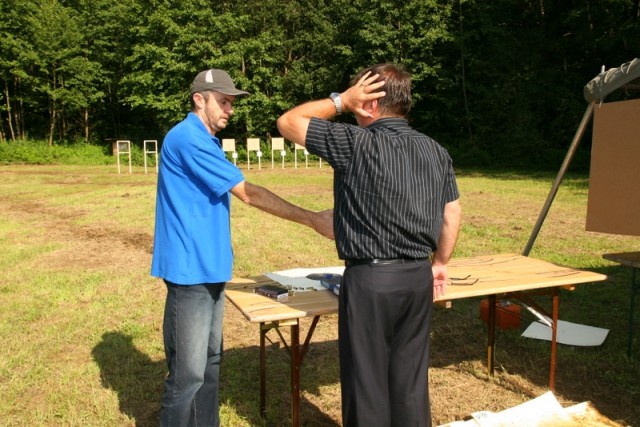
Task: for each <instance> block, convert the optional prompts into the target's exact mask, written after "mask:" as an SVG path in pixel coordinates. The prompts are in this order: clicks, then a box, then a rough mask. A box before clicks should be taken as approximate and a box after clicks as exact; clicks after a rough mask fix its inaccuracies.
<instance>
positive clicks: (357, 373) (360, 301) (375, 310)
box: [338, 261, 433, 427]
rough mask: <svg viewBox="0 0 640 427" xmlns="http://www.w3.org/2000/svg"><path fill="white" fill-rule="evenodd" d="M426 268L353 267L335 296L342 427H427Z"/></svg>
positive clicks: (429, 300)
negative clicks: (337, 299) (338, 295)
mask: <svg viewBox="0 0 640 427" xmlns="http://www.w3.org/2000/svg"><path fill="white" fill-rule="evenodd" d="M432 309H433V274H432V271H431V264H430V263H429V262H428V261H421V262H418V263H411V264H392V265H368V264H362V265H355V266H350V267H347V268H346V269H345V272H344V276H343V283H342V286H341V288H340V305H339V320H338V331H339V349H340V385H341V390H342V422H343V425H344V426H345V427H356V426H359V427H378V426H379V427H389V426H397V427H413V426H416V427H430V426H431V410H430V404H429V391H428V377H427V375H428V369H429V351H430V349H429V332H430V327H431V315H432Z"/></svg>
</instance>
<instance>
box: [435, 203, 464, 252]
mask: <svg viewBox="0 0 640 427" xmlns="http://www.w3.org/2000/svg"><path fill="white" fill-rule="evenodd" d="M461 216H462V208H461V206H460V201H459V200H456V201H453V202H451V203H447V204H446V205H445V211H444V222H443V224H442V231H441V232H440V237H439V239H438V249H437V251H436V252H435V253H434V256H433V264H434V265H447V263H448V262H449V260H450V259H451V255H452V254H453V249H454V248H455V245H456V242H457V240H458V233H459V230H460V219H461Z"/></svg>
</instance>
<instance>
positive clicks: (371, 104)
mask: <svg viewBox="0 0 640 427" xmlns="http://www.w3.org/2000/svg"><path fill="white" fill-rule="evenodd" d="M362 108H363V109H364V110H365V111H366V112H368V113H370V114H372V115H375V114H376V113H377V112H378V100H377V99H373V100H371V101H367V102H365V103H364V104H363V105H362Z"/></svg>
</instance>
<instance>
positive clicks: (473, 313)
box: [0, 165, 640, 427]
mask: <svg viewBox="0 0 640 427" xmlns="http://www.w3.org/2000/svg"><path fill="white" fill-rule="evenodd" d="M287 166H288V167H287V168H285V169H284V170H283V169H279V168H276V169H274V170H271V169H264V168H263V169H262V170H254V169H252V170H251V171H246V177H247V179H248V180H249V181H251V182H253V183H256V184H260V185H264V186H265V187H267V188H269V189H271V190H272V191H274V192H276V193H277V194H279V195H281V196H283V197H284V198H286V199H288V200H289V201H291V202H293V203H296V204H300V205H302V206H305V207H308V208H311V209H314V210H320V209H326V208H329V207H331V205H332V192H331V189H332V174H331V170H330V168H328V167H326V166H325V167H323V168H321V169H320V168H317V167H314V168H309V169H305V168H300V169H293V168H292V166H291V165H287ZM0 178H1V179H0V247H1V248H2V251H1V252H0V307H1V309H0V339H1V342H2V346H1V347H0V424H1V425H4V426H155V425H157V421H158V410H159V401H160V395H161V392H162V387H163V379H164V375H165V374H166V365H165V363H164V352H163V346H162V335H161V322H162V311H163V306H164V296H165V290H164V285H163V284H162V282H161V281H159V280H157V279H155V278H152V277H150V276H149V264H150V257H151V248H152V236H153V217H154V203H155V183H156V175H155V173H149V174H145V173H144V170H143V169H142V168H134V173H133V174H125V173H123V174H118V173H117V167H116V166H115V165H112V166H95V167H93V166H92V167H78V166H73V167H72V166H2V167H0ZM553 178H554V174H535V175H531V174H529V175H525V174H517V173H483V172H471V171H458V179H459V185H460V190H461V194H462V196H461V200H462V204H463V209H464V213H463V226H462V231H461V235H460V240H459V243H458V247H457V249H456V252H455V254H454V256H455V257H465V256H473V255H483V254H496V253H521V252H522V249H523V248H524V246H525V244H526V242H527V240H528V238H529V235H530V233H531V230H532V228H533V224H534V223H535V221H536V219H537V217H538V213H539V212H540V209H541V207H542V205H543V203H544V201H545V198H546V196H547V194H548V192H549V189H550V187H551V183H552V181H553ZM587 193H588V180H587V178H586V177H584V176H571V177H568V178H566V179H565V182H564V183H563V185H562V186H561V188H560V191H559V193H558V196H557V197H556V200H555V202H554V204H553V205H552V208H551V211H550V213H549V215H548V217H547V219H546V221H545V224H544V226H543V228H542V230H541V232H540V235H539V237H538V239H537V241H536V244H535V245H534V247H533V250H532V252H531V254H530V255H531V256H534V257H537V258H541V259H544V260H548V261H552V262H556V263H559V264H564V265H568V266H571V267H577V268H582V269H589V270H593V271H598V272H602V273H605V274H607V275H608V276H609V280H608V281H607V282H603V283H599V284H586V285H580V286H578V287H577V288H576V290H575V291H573V292H569V291H561V297H560V318H561V319H563V320H567V321H571V322H576V323H584V324H588V325H592V326H598V327H603V328H607V329H609V330H610V332H609V336H608V337H607V339H606V341H605V343H604V344H603V345H602V346H600V347H594V348H579V347H570V346H562V345H560V346H559V349H558V368H557V376H556V396H557V398H558V399H559V400H560V402H561V403H562V404H563V406H568V405H570V404H572V403H578V402H582V401H586V400H590V401H592V402H593V403H594V404H595V406H596V407H597V408H598V410H599V411H600V412H602V413H603V414H605V415H606V416H608V417H609V418H611V419H614V420H618V421H619V422H621V423H625V424H628V425H632V426H640V363H639V362H638V359H640V343H638V342H637V339H636V343H635V344H636V346H635V348H634V357H633V358H628V357H627V355H626V345H627V325H628V323H627V320H628V304H629V286H630V281H631V273H630V271H629V269H626V268H623V267H618V266H617V265H615V264H613V263H610V262H608V261H605V260H604V259H602V254H604V253H607V252H622V251H637V250H640V244H639V241H638V238H637V237H624V236H614V235H605V234H597V233H590V232H586V231H584V228H585V216H586V206H587ZM232 231H233V237H234V244H235V254H236V263H235V268H234V274H235V276H237V277H244V276H251V275H257V274H261V273H264V272H267V271H276V270H282V269H288V268H295V267H302V266H327V265H338V264H339V260H338V259H337V257H336V255H335V249H334V246H333V242H331V241H328V240H325V239H323V238H321V237H319V236H317V235H315V234H314V233H313V232H312V231H311V230H309V229H306V228H304V227H302V226H300V225H297V224H293V223H288V222H286V221H283V220H280V219H278V218H274V217H271V216H269V215H267V214H264V213H262V212H260V211H258V210H256V209H253V208H248V207H246V206H244V205H242V204H241V203H240V202H239V201H237V200H234V202H233V214H232ZM540 303H541V304H543V305H544V304H546V300H544V299H541V300H540ZM478 317H479V300H477V299H476V300H463V301H457V302H455V303H454V305H453V307H452V308H450V309H444V308H438V309H437V310H436V313H435V318H434V326H433V331H432V337H433V351H432V363H431V371H430V380H429V382H430V390H431V396H432V411H433V419H434V424H436V425H437V424H441V423H446V422H450V421H454V420H459V419H462V418H464V417H465V416H467V415H469V414H470V413H472V412H475V411H480V410H494V411H497V410H502V409H505V408H507V407H511V406H513V405H516V404H518V403H521V402H524V401H526V400H528V399H530V398H531V397H533V396H537V395H539V394H542V393H543V392H545V391H546V388H547V382H548V379H547V378H548V377H547V376H548V368H549V367H548V365H549V343H548V342H543V341H537V340H531V339H526V338H522V337H520V333H521V330H520V331H513V330H511V331H502V332H499V333H498V336H497V347H496V363H497V367H498V370H497V373H496V376H495V377H493V378H489V377H487V375H486V361H485V359H486V334H485V330H486V329H485V326H484V324H483V323H482V321H481V320H479V318H478ZM638 317H640V315H639V316H638ZM532 320H533V319H532V318H529V317H527V316H523V322H522V329H524V327H526V326H527V325H528V324H529V322H530V321H532ZM308 325H309V322H307V321H306V320H305V321H304V322H303V324H302V330H303V333H304V331H305V330H306V327H308ZM638 337H640V332H639V333H638ZM272 339H273V341H274V344H273V345H272V346H270V347H269V349H268V356H267V357H268V360H269V364H270V369H269V371H268V374H267V382H268V397H267V418H266V420H263V419H261V418H260V416H259V411H258V330H257V327H256V326H255V325H251V324H249V323H248V322H247V321H246V320H244V318H243V317H242V316H241V315H240V314H239V313H238V312H237V310H236V309H235V308H234V307H233V306H231V305H229V304H227V311H226V318H225V350H226V352H225V358H224V362H223V366H222V385H221V402H222V407H221V413H222V420H223V425H224V426H227V427H229V426H231V427H235V426H284V425H287V423H288V415H289V370H288V356H287V352H286V350H285V349H284V348H283V346H281V345H278V344H277V337H275V336H274V337H273V338H272ZM336 339H337V322H336V317H335V316H326V317H324V318H323V319H322V321H321V322H320V323H319V325H318V328H317V330H316V333H315V334H314V339H313V341H312V344H311V347H310V351H309V354H308V355H307V358H306V359H305V365H304V367H303V370H302V395H303V396H302V409H301V411H302V412H301V415H302V420H303V425H305V426H339V425H340V391H339V374H338V359H337V357H338V356H337V341H336Z"/></svg>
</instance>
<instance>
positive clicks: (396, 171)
mask: <svg viewBox="0 0 640 427" xmlns="http://www.w3.org/2000/svg"><path fill="white" fill-rule="evenodd" d="M305 144H306V148H307V150H308V151H309V152H310V153H313V154H316V155H318V156H320V157H321V158H323V159H325V160H326V161H327V162H328V163H329V164H330V165H331V166H332V167H333V169H334V183H333V186H334V205H335V206H334V209H335V211H334V228H335V238H336V246H337V249H338V256H339V257H340V258H341V259H351V260H362V259H373V258H382V259H393V258H426V257H429V256H430V255H431V253H432V252H433V251H435V250H436V248H437V247H436V246H437V242H438V238H439V236H440V231H441V228H442V223H443V212H444V205H445V204H446V203H449V202H452V201H454V200H457V199H458V198H459V192H458V186H457V183H456V178H455V173H454V171H453V165H452V161H451V157H450V156H449V153H448V152H447V151H446V150H445V149H444V148H443V147H441V146H440V145H439V144H438V143H437V142H436V141H434V140H433V139H431V138H429V137H428V136H426V135H424V134H421V133H419V132H417V131H415V130H414V129H412V128H411V127H410V126H409V124H408V123H407V121H406V120H405V119H401V118H395V117H393V118H383V119H379V120H376V121H375V122H374V123H372V124H371V125H369V126H368V127H366V128H362V127H359V126H355V125H349V124H344V123H334V122H329V121H326V120H320V119H316V118H313V119H311V122H310V124H309V128H308V130H307V137H306V143H305Z"/></svg>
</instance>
